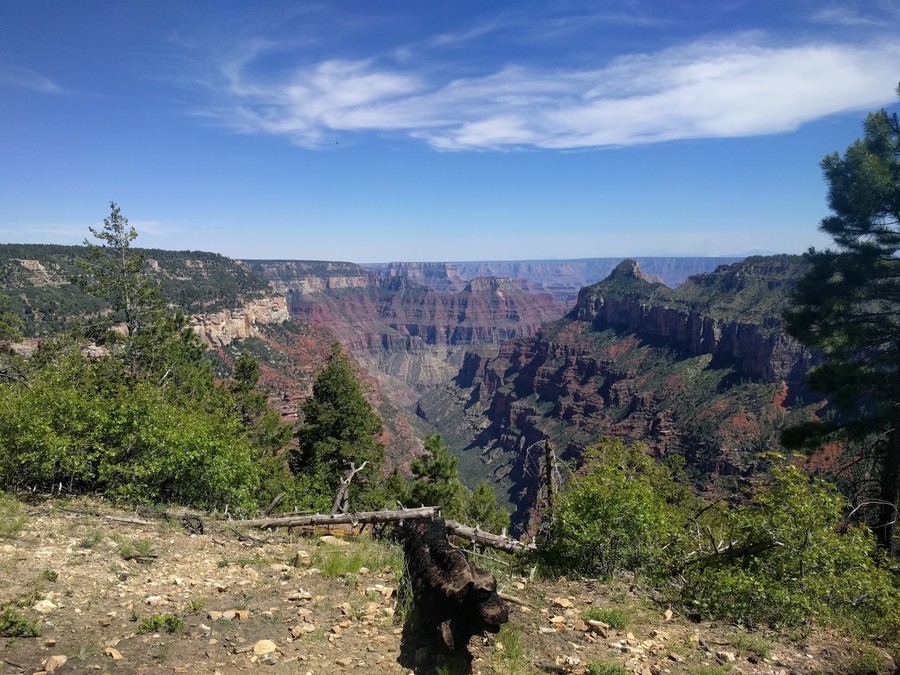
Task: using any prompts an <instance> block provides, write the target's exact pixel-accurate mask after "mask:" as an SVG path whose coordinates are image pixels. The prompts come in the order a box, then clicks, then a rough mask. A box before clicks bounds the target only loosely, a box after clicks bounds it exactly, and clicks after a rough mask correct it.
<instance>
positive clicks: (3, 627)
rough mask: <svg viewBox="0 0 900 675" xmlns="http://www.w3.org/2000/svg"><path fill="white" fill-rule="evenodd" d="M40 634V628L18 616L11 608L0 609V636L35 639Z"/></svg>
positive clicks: (6, 606) (9, 606)
mask: <svg viewBox="0 0 900 675" xmlns="http://www.w3.org/2000/svg"><path fill="white" fill-rule="evenodd" d="M40 634H41V628H40V626H38V625H37V624H36V623H34V622H33V621H29V620H28V619H26V618H25V617H24V616H22V615H21V614H19V612H17V611H16V609H15V608H14V607H13V606H11V605H4V606H3V607H2V608H0V636H3V637H37V636H38V635H40Z"/></svg>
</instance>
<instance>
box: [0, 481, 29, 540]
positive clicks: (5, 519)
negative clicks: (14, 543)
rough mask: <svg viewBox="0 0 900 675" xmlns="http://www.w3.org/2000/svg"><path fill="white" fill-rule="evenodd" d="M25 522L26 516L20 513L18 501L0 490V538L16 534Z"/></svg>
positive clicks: (26, 520) (20, 508) (20, 507)
mask: <svg viewBox="0 0 900 675" xmlns="http://www.w3.org/2000/svg"><path fill="white" fill-rule="evenodd" d="M27 522H28V518H27V516H25V514H23V513H22V505H21V504H20V503H19V501H18V500H17V499H14V498H13V497H10V496H9V495H7V494H6V493H4V492H3V491H2V490H0V539H8V538H10V537H12V536H14V535H16V534H17V533H19V532H20V531H21V530H22V528H23V527H25V523H27Z"/></svg>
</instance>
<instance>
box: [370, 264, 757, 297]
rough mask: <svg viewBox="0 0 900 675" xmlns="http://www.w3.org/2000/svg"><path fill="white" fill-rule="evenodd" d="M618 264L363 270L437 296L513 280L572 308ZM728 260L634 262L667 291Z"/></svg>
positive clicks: (372, 266)
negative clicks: (477, 282)
mask: <svg viewBox="0 0 900 675" xmlns="http://www.w3.org/2000/svg"><path fill="white" fill-rule="evenodd" d="M621 260H622V258H583V259H577V260H499V261H477V262H447V263H412V262H393V263H378V264H367V265H364V266H363V267H365V268H366V269H367V270H368V271H369V272H371V273H372V274H373V275H375V276H378V277H382V278H396V277H402V278H407V279H410V280H412V281H414V282H416V283H417V284H420V285H422V286H427V287H429V288H434V289H435V290H441V291H449V292H453V291H459V290H461V289H462V288H463V287H464V285H465V283H466V282H467V281H469V280H471V279H474V278H476V277H498V278H506V279H513V280H514V281H515V282H516V283H517V284H518V285H519V287H520V288H522V290H525V291H527V292H530V293H536V294H549V295H551V296H553V298H554V299H555V300H557V301H558V302H562V303H564V304H567V305H569V306H571V305H572V304H573V303H574V302H575V300H576V298H577V296H578V291H579V290H580V289H581V288H582V287H584V286H589V285H591V284H594V283H597V282H598V281H601V280H602V279H605V278H606V277H607V276H608V275H609V274H610V272H612V270H613V269H614V268H615V267H616V265H618V264H619V263H620V262H621ZM739 260H740V258H733V257H717V258H716V257H684V258H676V257H671V258H660V257H648V258H638V259H637V262H638V264H639V265H640V266H641V269H642V270H643V271H644V273H645V274H647V275H650V276H653V277H657V278H658V280H659V281H661V282H662V283H664V284H666V285H667V286H669V287H675V286H678V285H679V284H681V283H682V282H683V281H684V280H685V279H687V278H688V277H689V276H691V275H694V274H699V273H701V272H711V271H712V270H714V269H715V268H717V267H718V266H719V265H725V264H729V263H733V262H737V261H739Z"/></svg>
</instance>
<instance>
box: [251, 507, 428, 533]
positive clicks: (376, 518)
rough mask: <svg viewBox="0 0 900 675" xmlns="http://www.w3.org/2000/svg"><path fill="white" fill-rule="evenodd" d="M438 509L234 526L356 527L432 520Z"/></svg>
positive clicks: (259, 520)
mask: <svg viewBox="0 0 900 675" xmlns="http://www.w3.org/2000/svg"><path fill="white" fill-rule="evenodd" d="M437 512H438V509H437V508H436V507H434V506H423V507H421V508H418V509H399V510H397V511H360V512H359V513H335V514H316V515H312V516H285V517H283V518H254V519H252V520H236V521H234V524H235V525H246V526H247V527H258V528H260V529H263V530H266V529H274V528H277V527H303V526H305V525H346V524H351V525H357V524H360V523H366V524H368V523H391V522H397V521H400V520H414V519H422V518H434V517H435V516H436V515H437Z"/></svg>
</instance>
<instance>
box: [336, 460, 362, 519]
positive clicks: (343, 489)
mask: <svg viewBox="0 0 900 675" xmlns="http://www.w3.org/2000/svg"><path fill="white" fill-rule="evenodd" d="M368 463H369V462H368V461H366V462H363V463H362V466H361V467H359V468H358V469H357V468H356V464H354V463H353V462H350V468H349V469H347V475H346V476H345V477H344V479H343V480H342V481H341V486H340V487H339V488H338V491H337V494H336V495H335V496H334V503H333V504H332V505H331V513H332V515H334V514H335V513H347V511H349V510H350V483H351V482H352V481H353V477H354V476H355V475H356V474H358V473H359V472H360V471H362V470H363V469H365V468H366V464H368Z"/></svg>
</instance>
